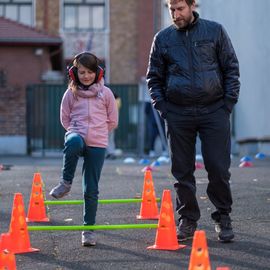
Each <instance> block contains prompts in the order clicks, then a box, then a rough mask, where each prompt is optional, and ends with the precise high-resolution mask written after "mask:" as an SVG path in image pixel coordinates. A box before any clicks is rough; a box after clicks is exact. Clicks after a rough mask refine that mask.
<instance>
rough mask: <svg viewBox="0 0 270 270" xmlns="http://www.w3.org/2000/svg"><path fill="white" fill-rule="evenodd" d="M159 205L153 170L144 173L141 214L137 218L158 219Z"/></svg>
mask: <svg viewBox="0 0 270 270" xmlns="http://www.w3.org/2000/svg"><path fill="white" fill-rule="evenodd" d="M158 218H159V214H158V207H157V201H156V193H155V188H154V182H153V178H152V173H151V170H146V171H145V173H144V184H143V194H142V203H141V210H140V214H139V215H137V219H158Z"/></svg>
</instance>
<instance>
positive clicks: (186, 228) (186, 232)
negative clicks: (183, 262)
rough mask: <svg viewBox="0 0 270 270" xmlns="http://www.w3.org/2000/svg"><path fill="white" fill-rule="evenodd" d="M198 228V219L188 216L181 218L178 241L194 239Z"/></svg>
mask: <svg viewBox="0 0 270 270" xmlns="http://www.w3.org/2000/svg"><path fill="white" fill-rule="evenodd" d="M196 229H197V222H196V221H193V220H190V219H187V218H183V219H180V222H179V225H178V228H177V238H178V241H185V240H188V239H192V238H193V235H194V233H195V231H196Z"/></svg>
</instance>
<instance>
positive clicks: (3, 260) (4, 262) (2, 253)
mask: <svg viewBox="0 0 270 270" xmlns="http://www.w3.org/2000/svg"><path fill="white" fill-rule="evenodd" d="M0 269H7V270H16V260H15V256H14V254H13V253H11V252H10V251H8V250H7V249H4V250H0Z"/></svg>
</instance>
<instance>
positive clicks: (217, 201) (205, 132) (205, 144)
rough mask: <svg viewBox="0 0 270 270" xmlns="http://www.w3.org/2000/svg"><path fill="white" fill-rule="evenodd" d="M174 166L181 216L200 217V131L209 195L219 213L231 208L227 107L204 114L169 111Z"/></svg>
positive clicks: (225, 212)
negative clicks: (197, 173) (197, 175)
mask: <svg viewBox="0 0 270 270" xmlns="http://www.w3.org/2000/svg"><path fill="white" fill-rule="evenodd" d="M166 128H167V137H168V140H169V145H170V151H171V159H172V166H171V171H172V174H173V176H174V178H175V179H176V182H175V184H174V187H175V191H176V195H177V206H176V210H177V212H178V213H179V215H180V218H181V217H185V218H188V219H190V220H193V221H197V220H198V219H199V218H200V209H199V206H198V202H197V199H196V181H195V177H194V171H195V154H196V153H195V152H196V149H195V145H196V137H197V134H199V137H200V140H201V151H202V156H203V159H204V164H205V169H206V171H207V173H208V180H209V183H208V186H207V195H208V197H209V199H210V201H211V202H212V203H213V204H214V206H215V207H216V209H217V210H218V211H219V212H220V213H224V214H229V213H230V212H231V205H232V195H231V189H230V183H229V179H230V172H229V168H230V163H231V159H230V153H231V137H230V113H229V112H228V111H227V110H226V109H225V108H223V107H222V108H219V109H218V110H217V111H215V112H212V113H209V114H205V115H195V116H189V115H180V114H175V113H172V112H169V113H168V114H167V117H166Z"/></svg>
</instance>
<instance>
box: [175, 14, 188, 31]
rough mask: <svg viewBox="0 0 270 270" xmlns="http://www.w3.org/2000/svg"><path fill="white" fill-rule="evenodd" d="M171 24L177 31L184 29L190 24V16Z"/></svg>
mask: <svg viewBox="0 0 270 270" xmlns="http://www.w3.org/2000/svg"><path fill="white" fill-rule="evenodd" d="M173 23H174V24H175V26H176V27H177V28H178V29H185V28H187V27H188V26H189V25H190V24H191V23H192V15H190V17H189V18H187V19H180V20H179V19H178V20H174V21H173Z"/></svg>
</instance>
